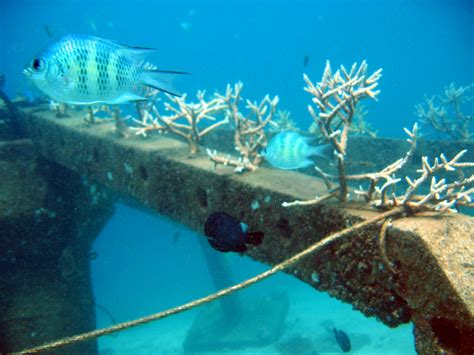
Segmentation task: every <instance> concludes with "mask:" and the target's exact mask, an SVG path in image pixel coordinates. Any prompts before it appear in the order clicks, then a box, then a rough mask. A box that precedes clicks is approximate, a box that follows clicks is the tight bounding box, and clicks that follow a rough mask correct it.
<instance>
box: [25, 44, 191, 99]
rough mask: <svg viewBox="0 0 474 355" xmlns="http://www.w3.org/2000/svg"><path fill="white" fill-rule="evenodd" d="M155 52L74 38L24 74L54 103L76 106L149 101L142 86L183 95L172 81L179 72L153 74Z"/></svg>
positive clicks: (36, 60) (45, 54) (49, 50)
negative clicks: (150, 58) (147, 58)
mask: <svg viewBox="0 0 474 355" xmlns="http://www.w3.org/2000/svg"><path fill="white" fill-rule="evenodd" d="M151 51H153V49H150V48H141V47H128V46H125V45H121V44H118V43H116V42H113V41H109V40H106V39H103V38H99V37H93V36H85V35H68V36H65V37H62V38H61V39H60V40H59V41H57V42H55V43H53V44H52V45H51V46H50V47H49V48H47V49H46V50H45V51H44V52H43V53H42V54H40V55H39V56H38V57H36V58H34V59H33V60H32V61H31V63H30V65H29V66H28V67H27V68H26V69H25V70H24V73H25V74H26V75H27V76H29V77H30V78H31V80H32V81H33V82H34V83H35V84H36V86H37V87H38V88H39V89H40V90H41V91H43V92H44V93H45V94H46V95H48V96H49V97H51V98H52V99H53V100H56V101H59V102H65V103H69V104H75V105H92V104H120V103H124V102H129V101H138V100H145V98H144V97H142V96H140V95H139V93H138V92H139V89H140V87H141V86H148V87H152V88H154V89H157V90H161V91H164V92H167V93H169V94H171V95H179V94H178V93H177V92H176V91H175V90H174V89H173V88H172V87H171V86H170V85H169V84H167V80H169V79H170V77H171V76H174V75H176V74H187V73H183V72H177V71H162V70H148V69H146V68H145V67H144V66H143V65H142V64H141V63H142V62H143V61H142V58H143V56H144V55H146V54H147V53H150V52H151Z"/></svg>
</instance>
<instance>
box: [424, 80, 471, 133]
mask: <svg viewBox="0 0 474 355" xmlns="http://www.w3.org/2000/svg"><path fill="white" fill-rule="evenodd" d="M473 88H474V83H473V84H471V85H468V86H464V87H463V86H460V87H458V88H457V87H455V86H454V84H453V83H451V84H450V85H449V86H448V87H447V88H446V89H445V90H444V96H442V97H438V98H437V97H436V96H433V97H431V98H427V99H426V100H425V102H424V103H423V104H418V105H416V106H415V109H416V115H417V116H418V117H419V118H420V121H421V122H422V123H423V124H425V125H428V126H430V127H431V128H432V129H433V130H434V131H436V132H439V133H441V134H442V135H443V136H445V137H449V138H451V139H453V140H462V141H469V140H472V139H473V138H474V133H473V129H472V128H473V127H472V126H473V124H474V115H472V114H470V115H469V114H465V113H463V112H462V110H461V105H462V103H464V102H467V101H469V100H472V99H473V97H474V96H471V95H469V93H470V91H471V90H472V89H473ZM437 99H438V100H437ZM439 102H440V104H439Z"/></svg>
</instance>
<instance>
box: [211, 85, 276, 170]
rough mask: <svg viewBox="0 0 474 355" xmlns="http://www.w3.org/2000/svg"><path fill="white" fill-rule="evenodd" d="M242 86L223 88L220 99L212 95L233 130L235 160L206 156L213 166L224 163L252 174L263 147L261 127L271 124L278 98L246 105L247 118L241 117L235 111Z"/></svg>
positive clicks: (248, 102) (237, 110)
mask: <svg viewBox="0 0 474 355" xmlns="http://www.w3.org/2000/svg"><path fill="white" fill-rule="evenodd" d="M242 87H243V84H242V83H241V82H238V83H237V84H235V85H234V86H233V87H232V86H231V85H227V88H226V92H225V94H224V95H220V94H216V96H217V99H218V100H219V102H220V103H221V104H222V105H223V106H224V107H225V112H226V117H227V119H228V120H229V121H230V123H231V125H232V126H233V127H234V144H235V149H236V150H237V151H238V152H239V153H240V158H239V159H230V158H228V157H219V156H218V155H217V154H213V155H212V156H211V155H210V157H211V159H212V160H213V161H214V162H215V163H222V162H226V165H234V164H231V162H234V163H235V164H236V165H234V166H236V167H238V169H237V170H238V171H243V170H255V169H256V168H257V167H258V166H259V165H260V164H261V162H262V160H263V157H262V155H261V154H260V152H261V150H262V149H263V148H265V147H266V145H267V136H266V133H265V127H266V126H267V125H269V124H270V123H272V120H273V118H274V116H275V112H276V107H277V104H278V101H279V99H278V96H275V97H274V98H273V99H271V98H270V97H269V96H268V95H266V96H265V97H264V98H263V100H262V101H261V102H260V103H257V102H252V101H249V100H247V101H246V109H247V114H246V115H244V114H243V113H242V112H241V111H240V108H239V104H240V102H241V101H242V98H241V92H242Z"/></svg>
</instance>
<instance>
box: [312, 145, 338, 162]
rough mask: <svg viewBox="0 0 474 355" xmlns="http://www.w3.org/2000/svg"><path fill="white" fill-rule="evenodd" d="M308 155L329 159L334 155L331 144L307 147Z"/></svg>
mask: <svg viewBox="0 0 474 355" xmlns="http://www.w3.org/2000/svg"><path fill="white" fill-rule="evenodd" d="M309 155H316V156H318V157H321V158H324V159H328V160H331V159H332V158H333V157H334V150H333V146H332V145H331V144H324V145H318V146H316V147H311V148H310V149H309Z"/></svg>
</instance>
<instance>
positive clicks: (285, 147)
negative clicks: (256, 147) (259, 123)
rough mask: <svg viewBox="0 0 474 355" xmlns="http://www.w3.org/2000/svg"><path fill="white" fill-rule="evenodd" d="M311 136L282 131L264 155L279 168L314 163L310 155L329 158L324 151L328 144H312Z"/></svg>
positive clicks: (302, 166) (288, 168) (292, 167)
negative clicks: (310, 142) (310, 143)
mask: <svg viewBox="0 0 474 355" xmlns="http://www.w3.org/2000/svg"><path fill="white" fill-rule="evenodd" d="M310 140H311V138H308V137H304V136H302V135H301V134H298V133H295V132H281V133H278V134H277V135H276V136H274V137H273V138H272V139H271V140H270V141H269V142H268V145H267V147H266V148H265V149H264V150H263V152H262V155H263V157H264V158H265V160H266V161H268V162H269V163H270V164H271V165H272V166H274V167H275V168H279V169H287V170H290V169H299V168H304V167H306V166H309V165H311V164H314V162H313V161H312V160H311V159H309V157H310V156H313V155H317V156H320V157H323V158H326V159H327V158H328V157H327V155H326V154H324V152H325V151H326V150H327V148H328V145H321V146H317V147H314V146H311V145H309V144H308V141H310Z"/></svg>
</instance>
